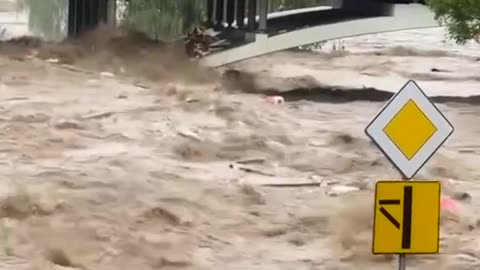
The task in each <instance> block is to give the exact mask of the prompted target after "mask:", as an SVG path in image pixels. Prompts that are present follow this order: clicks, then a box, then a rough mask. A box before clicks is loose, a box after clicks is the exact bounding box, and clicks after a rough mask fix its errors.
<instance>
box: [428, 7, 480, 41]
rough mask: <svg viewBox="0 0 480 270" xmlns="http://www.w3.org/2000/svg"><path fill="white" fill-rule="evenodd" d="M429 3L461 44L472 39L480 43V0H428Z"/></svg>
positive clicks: (437, 16) (452, 36)
mask: <svg viewBox="0 0 480 270" xmlns="http://www.w3.org/2000/svg"><path fill="white" fill-rule="evenodd" d="M428 4H429V6H430V8H431V9H432V10H433V12H434V13H435V18H436V19H437V20H439V21H440V22H442V23H443V24H445V25H446V27H447V30H448V35H449V37H450V38H451V39H453V40H455V41H456V42H457V43H459V44H465V43H466V42H467V41H469V40H472V39H474V40H476V41H477V42H478V43H480V0H428Z"/></svg>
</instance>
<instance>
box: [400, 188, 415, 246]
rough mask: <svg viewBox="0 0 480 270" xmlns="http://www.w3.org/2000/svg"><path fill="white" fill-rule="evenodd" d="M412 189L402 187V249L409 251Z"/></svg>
mask: <svg viewBox="0 0 480 270" xmlns="http://www.w3.org/2000/svg"><path fill="white" fill-rule="evenodd" d="M412 197H413V187H412V186H406V187H403V222H402V223H403V226H402V248H403V249H410V246H411V242H412V203H413V202H412V199H413V198H412Z"/></svg>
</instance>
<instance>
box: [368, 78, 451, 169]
mask: <svg viewBox="0 0 480 270" xmlns="http://www.w3.org/2000/svg"><path fill="white" fill-rule="evenodd" d="M410 82H412V83H413V84H415V86H416V87H417V88H418V89H419V90H420V93H422V94H423V95H424V96H425V97H426V98H427V99H428V100H429V101H430V103H432V105H433V107H434V108H435V109H436V110H437V112H438V113H439V114H440V115H441V116H442V117H443V119H445V121H447V123H448V124H449V125H450V126H451V127H452V131H451V132H450V133H449V134H448V135H447V136H446V137H445V139H444V140H443V141H442V143H440V144H439V145H438V146H437V148H435V149H434V150H433V151H432V153H430V156H428V158H427V159H425V161H424V162H423V163H422V165H421V166H420V167H418V169H417V170H416V171H415V172H414V173H413V175H416V174H417V173H418V171H419V170H420V169H421V168H423V166H425V163H427V161H429V160H430V158H431V157H432V156H433V155H434V154H435V153H436V152H437V151H438V149H439V148H440V147H441V146H442V145H443V144H445V142H446V141H447V140H448V138H450V136H451V135H452V134H453V132H454V131H455V127H454V126H453V125H452V123H450V121H449V120H448V119H447V118H446V117H445V115H444V114H443V113H442V111H440V110H439V109H438V107H437V106H436V105H435V103H433V101H432V100H431V99H430V98H429V97H428V96H427V94H425V92H423V89H422V88H420V86H418V84H417V83H416V82H415V81H414V80H409V81H408V82H407V83H406V84H405V85H403V86H402V88H400V90H399V91H398V92H397V93H395V94H394V95H393V96H392V97H391V98H390V100H389V101H388V102H387V104H385V106H384V107H383V109H382V110H381V111H380V112H379V113H377V115H376V116H375V118H373V120H372V121H370V123H369V124H368V126H367V127H366V128H365V129H364V132H365V134H366V135H367V136H368V137H369V138H370V140H371V141H372V142H373V143H374V144H375V145H376V146H377V148H378V149H379V150H380V151H381V152H382V153H383V155H384V156H385V157H386V158H387V159H388V160H389V161H390V163H392V164H393V166H395V168H396V169H397V170H398V171H399V172H400V173H401V174H402V175H403V176H405V174H404V173H403V171H402V170H401V169H400V167H398V166H397V164H396V163H395V162H393V160H392V159H391V158H390V156H389V155H387V153H386V152H385V151H384V150H383V148H382V147H381V146H380V145H379V144H378V143H377V141H375V140H374V139H373V137H372V136H370V134H368V132H367V130H368V128H369V127H370V126H371V125H372V124H373V123H374V122H375V120H377V118H378V117H379V116H380V115H381V114H382V113H383V112H384V111H385V110H386V109H387V107H388V106H389V105H390V103H392V102H393V100H394V99H395V98H396V97H397V96H398V95H399V94H400V92H402V90H403V89H405V87H407V85H408V84H409V83H410ZM400 152H401V151H400ZM412 158H413V157H412Z"/></svg>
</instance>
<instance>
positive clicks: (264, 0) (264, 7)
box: [258, 0, 268, 33]
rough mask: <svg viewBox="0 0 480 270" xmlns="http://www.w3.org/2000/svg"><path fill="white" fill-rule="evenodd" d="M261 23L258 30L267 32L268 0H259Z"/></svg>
mask: <svg viewBox="0 0 480 270" xmlns="http://www.w3.org/2000/svg"><path fill="white" fill-rule="evenodd" d="M259 1H260V3H259V17H260V20H259V23H258V30H260V32H263V33H265V32H267V16H268V0H259Z"/></svg>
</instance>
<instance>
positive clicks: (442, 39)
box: [324, 27, 480, 56]
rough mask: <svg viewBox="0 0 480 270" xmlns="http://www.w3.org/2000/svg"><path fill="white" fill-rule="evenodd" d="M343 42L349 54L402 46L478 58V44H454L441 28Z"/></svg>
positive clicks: (327, 46) (393, 33)
mask: <svg viewBox="0 0 480 270" xmlns="http://www.w3.org/2000/svg"><path fill="white" fill-rule="evenodd" d="M343 41H344V42H345V46H346V49H347V50H348V51H350V52H369V51H374V50H378V49H385V48H392V47H396V46H403V47H413V48H415V49H418V50H442V51H448V52H449V53H453V54H459V55H465V56H480V45H479V44H477V43H476V42H474V41H471V42H468V43H467V44H465V45H459V44H456V43H455V42H454V41H453V40H450V39H448V38H447V31H446V29H445V28H443V27H438V28H425V29H415V30H408V31H399V32H389V33H381V34H374V35H366V36H358V37H352V38H346V39H343ZM336 42H338V41H336ZM333 43H334V42H333V41H332V42H328V43H327V44H325V46H324V50H330V49H331V48H332V45H333Z"/></svg>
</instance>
